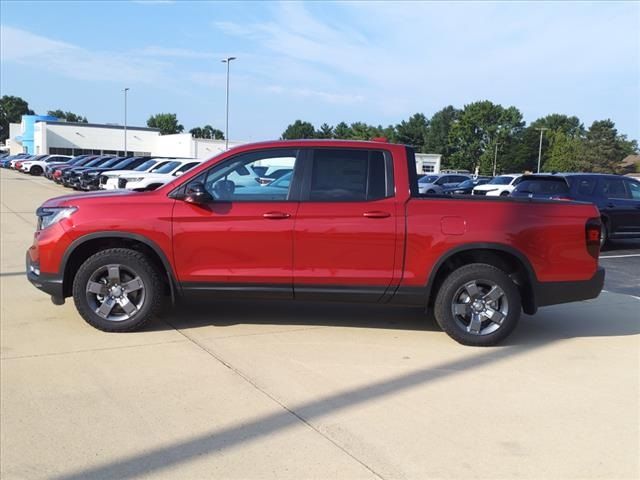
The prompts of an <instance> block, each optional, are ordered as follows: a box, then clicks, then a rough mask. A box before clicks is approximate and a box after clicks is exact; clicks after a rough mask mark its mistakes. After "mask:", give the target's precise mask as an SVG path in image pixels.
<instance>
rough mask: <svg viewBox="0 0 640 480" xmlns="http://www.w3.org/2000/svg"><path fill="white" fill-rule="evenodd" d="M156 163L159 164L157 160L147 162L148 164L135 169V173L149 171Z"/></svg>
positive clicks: (145, 163)
mask: <svg viewBox="0 0 640 480" xmlns="http://www.w3.org/2000/svg"><path fill="white" fill-rule="evenodd" d="M156 163H158V162H157V161H156V160H147V161H146V162H144V163H142V164H140V165H138V166H137V167H136V168H134V169H133V171H134V172H144V171H147V170H149V169H150V168H151V167H153V166H154V165H155V164H156Z"/></svg>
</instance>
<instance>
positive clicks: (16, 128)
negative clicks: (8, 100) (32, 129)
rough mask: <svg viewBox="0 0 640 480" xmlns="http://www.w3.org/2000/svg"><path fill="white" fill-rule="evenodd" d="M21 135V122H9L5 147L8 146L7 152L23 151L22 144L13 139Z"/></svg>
mask: <svg viewBox="0 0 640 480" xmlns="http://www.w3.org/2000/svg"><path fill="white" fill-rule="evenodd" d="M20 135H22V124H21V123H10V124H9V138H8V139H7V142H6V144H7V147H9V154H11V155H18V154H19V153H22V152H23V148H22V144H21V143H19V142H18V141H16V140H15V138H16V137H19V136H20Z"/></svg>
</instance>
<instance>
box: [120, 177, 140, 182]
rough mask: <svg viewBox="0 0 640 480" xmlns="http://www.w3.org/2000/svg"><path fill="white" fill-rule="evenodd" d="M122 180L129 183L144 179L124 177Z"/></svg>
mask: <svg viewBox="0 0 640 480" xmlns="http://www.w3.org/2000/svg"><path fill="white" fill-rule="evenodd" d="M124 180H126V181H127V183H129V182H131V183H135V182H141V181H142V180H144V178H143V177H132V178H126V177H125V178H124Z"/></svg>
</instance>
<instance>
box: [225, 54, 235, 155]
mask: <svg viewBox="0 0 640 480" xmlns="http://www.w3.org/2000/svg"><path fill="white" fill-rule="evenodd" d="M235 59H236V57H227V58H225V59H224V60H222V63H226V64H227V121H226V126H225V132H224V149H225V150H229V64H230V63H231V61H232V60H235Z"/></svg>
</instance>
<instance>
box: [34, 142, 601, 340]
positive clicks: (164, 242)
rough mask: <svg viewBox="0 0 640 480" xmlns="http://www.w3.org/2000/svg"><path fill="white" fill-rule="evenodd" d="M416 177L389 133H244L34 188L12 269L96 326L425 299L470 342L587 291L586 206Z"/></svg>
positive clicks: (499, 335)
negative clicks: (52, 189) (93, 188)
mask: <svg viewBox="0 0 640 480" xmlns="http://www.w3.org/2000/svg"><path fill="white" fill-rule="evenodd" d="M267 171H273V172H277V174H276V173H274V176H277V178H276V179H275V180H272V179H269V178H268V174H267V173H266V172H267ZM262 174H264V175H267V180H265V177H264V176H262ZM417 180H418V179H417V174H416V163H415V158H414V152H413V150H412V149H411V148H410V147H406V146H404V145H395V144H389V143H383V142H356V141H339V140H324V141H322V140H302V141H274V142H265V143H257V144H252V145H244V146H241V147H237V148H234V149H232V150H229V151H227V152H225V153H223V154H221V155H219V156H217V157H214V158H212V159H211V160H209V161H207V162H204V163H203V164H202V165H200V166H199V167H197V168H194V169H193V170H191V171H189V172H187V173H185V174H184V175H183V176H181V177H179V178H177V179H176V180H175V181H173V182H171V183H169V184H167V185H165V186H163V187H161V188H159V189H157V190H154V191H149V192H129V191H126V192H118V191H116V192H113V191H111V192H108V193H107V192H100V193H90V194H79V195H70V196H63V197H58V198H54V199H51V200H48V201H47V202H45V203H44V204H43V205H42V206H41V207H40V208H39V209H38V211H37V215H38V229H37V232H36V233H35V238H34V242H33V246H31V247H30V248H29V250H28V252H27V276H28V278H29V280H30V281H31V282H32V283H33V284H34V285H35V286H36V287H38V288H39V289H41V290H43V291H45V292H47V293H49V294H50V295H51V296H52V300H53V302H54V303H55V304H62V303H64V299H65V298H66V297H70V296H73V298H74V301H75V304H76V307H77V309H78V311H79V312H80V315H82V317H83V318H84V319H85V320H86V321H87V322H88V323H90V324H91V325H93V326H95V327H96V328H99V329H102V330H106V331H118V332H120V331H129V330H133V329H136V328H138V327H140V326H141V325H142V324H143V323H144V322H145V321H146V320H148V319H149V318H150V317H151V316H152V315H153V314H154V313H155V312H157V310H158V309H159V308H160V306H161V305H162V303H163V300H164V298H163V297H165V296H167V297H169V296H170V297H171V298H172V299H173V300H175V299H177V298H182V297H186V296H189V295H192V294H200V295H204V296H205V297H207V298H216V297H223V298H230V297H261V298H278V299H296V300H298V299H300V300H327V301H348V302H371V303H379V304H388V305H405V306H409V305H413V306H422V307H424V308H425V309H431V308H433V309H434V313H435V318H436V320H437V322H438V324H439V325H440V326H441V327H442V329H443V330H444V331H446V332H447V333H448V334H449V335H450V336H451V337H452V338H454V339H455V340H457V341H458V342H460V343H463V344H467V345H479V346H485V345H494V344H496V343H498V342H500V341H501V340H503V339H504V338H505V337H506V336H507V335H508V334H509V333H510V332H511V331H512V330H513V329H514V327H515V326H516V324H517V322H518V319H519V317H520V313H521V311H524V312H525V313H528V314H533V313H535V312H536V310H537V309H538V307H541V306H545V305H552V304H557V303H563V302H572V301H577V300H584V299H588V298H594V297H596V296H598V294H599V293H600V291H601V289H602V285H603V282H604V270H603V269H602V268H600V267H599V266H598V255H599V238H600V216H599V213H598V210H597V209H596V207H595V206H593V205H591V204H586V203H578V202H571V201H553V200H531V199H528V198H527V199H511V198H501V197H479V196H448V195H447V196H444V195H443V196H437V195H436V196H433V195H430V196H426V195H420V194H419V193H418V182H417Z"/></svg>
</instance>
